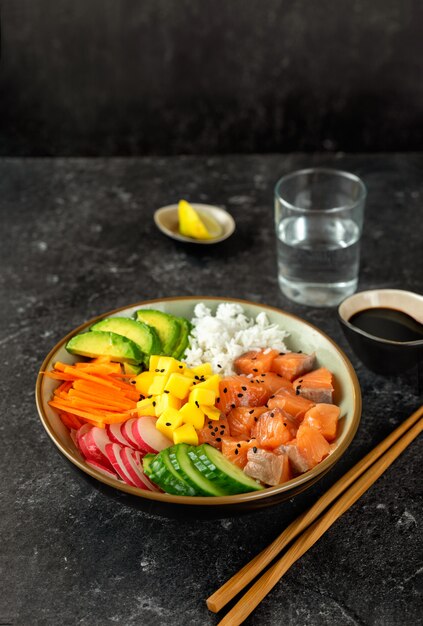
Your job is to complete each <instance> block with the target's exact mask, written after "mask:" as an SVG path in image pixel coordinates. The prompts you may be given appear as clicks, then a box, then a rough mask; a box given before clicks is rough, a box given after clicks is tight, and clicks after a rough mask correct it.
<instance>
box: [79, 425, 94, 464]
mask: <svg viewBox="0 0 423 626" xmlns="http://www.w3.org/2000/svg"><path fill="white" fill-rule="evenodd" d="M91 428H92V427H91V426H90V424H83V425H82V426H81V427H80V428H78V430H77V431H76V445H77V446H78V450H79V451H80V453H81V454H82V456H83V457H85V458H87V456H88V454H89V451H88V449H87V446H86V445H85V444H84V435H86V434H87V432H88V431H89V430H91Z"/></svg>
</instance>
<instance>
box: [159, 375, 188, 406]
mask: <svg viewBox="0 0 423 626" xmlns="http://www.w3.org/2000/svg"><path fill="white" fill-rule="evenodd" d="M191 384H192V381H191V379H190V378H187V377H186V376H184V375H183V374H176V373H175V372H174V373H173V374H171V375H170V376H169V380H168V381H167V383H166V386H165V388H164V391H169V393H171V394H172V395H174V396H176V397H177V398H179V399H180V400H184V399H185V398H186V397H187V395H188V393H189V388H190V387H191ZM160 393H161V392H160Z"/></svg>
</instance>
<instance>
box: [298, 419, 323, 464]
mask: <svg viewBox="0 0 423 626" xmlns="http://www.w3.org/2000/svg"><path fill="white" fill-rule="evenodd" d="M297 448H298V451H299V452H300V454H301V456H302V457H304V458H305V460H306V461H307V463H308V465H309V467H310V468H312V467H314V466H315V465H317V464H318V463H320V461H322V460H323V459H324V458H325V457H327V456H328V454H329V452H330V446H329V444H328V442H327V441H326V439H325V438H324V437H323V435H322V434H320V433H319V431H318V430H316V429H315V428H311V427H310V426H308V425H307V424H301V426H300V427H299V429H298V432H297Z"/></svg>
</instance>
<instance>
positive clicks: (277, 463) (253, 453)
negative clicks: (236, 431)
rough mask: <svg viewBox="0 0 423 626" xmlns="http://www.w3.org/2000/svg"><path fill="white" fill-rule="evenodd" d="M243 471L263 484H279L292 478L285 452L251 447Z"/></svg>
mask: <svg viewBox="0 0 423 626" xmlns="http://www.w3.org/2000/svg"><path fill="white" fill-rule="evenodd" d="M247 459H248V463H247V464H246V466H245V467H244V472H245V473H246V474H248V476H251V478H255V479H256V480H259V481H260V482H262V483H264V484H265V485H280V484H281V483H284V482H286V481H287V480H290V479H291V478H292V474H291V469H290V467H289V459H288V455H287V454H283V453H282V454H275V453H274V452H269V451H268V450H262V449H260V448H252V449H251V450H249V451H248V453H247Z"/></svg>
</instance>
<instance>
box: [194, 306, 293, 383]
mask: <svg viewBox="0 0 423 626" xmlns="http://www.w3.org/2000/svg"><path fill="white" fill-rule="evenodd" d="M191 323H192V324H193V325H194V328H193V330H192V331H191V335H190V347H189V348H188V350H187V351H186V353H185V359H184V360H185V361H186V362H187V364H188V366H189V367H195V366H196V365H200V364H201V363H211V364H212V367H213V371H214V372H216V373H218V374H222V375H224V376H230V375H231V374H234V373H235V371H234V369H233V362H234V360H235V359H236V358H238V357H239V356H240V355H241V354H243V353H244V352H247V351H248V350H260V349H262V348H269V349H270V348H274V349H275V350H278V351H280V352H288V349H287V347H286V345H285V343H284V338H285V337H287V335H288V333H287V332H286V331H284V330H282V329H281V328H279V326H278V325H277V324H270V322H269V319H268V317H267V315H266V313H264V312H262V313H259V314H258V315H257V317H256V318H255V319H251V318H248V317H247V316H246V315H245V313H244V309H243V308H242V306H241V305H240V304H232V303H225V304H219V306H218V307H217V310H216V315H215V316H213V315H212V312H211V309H209V308H208V307H207V306H206V305H205V304H204V303H199V304H197V305H196V307H195V309H194V318H193V319H192V320H191ZM219 366H220V367H219Z"/></svg>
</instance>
